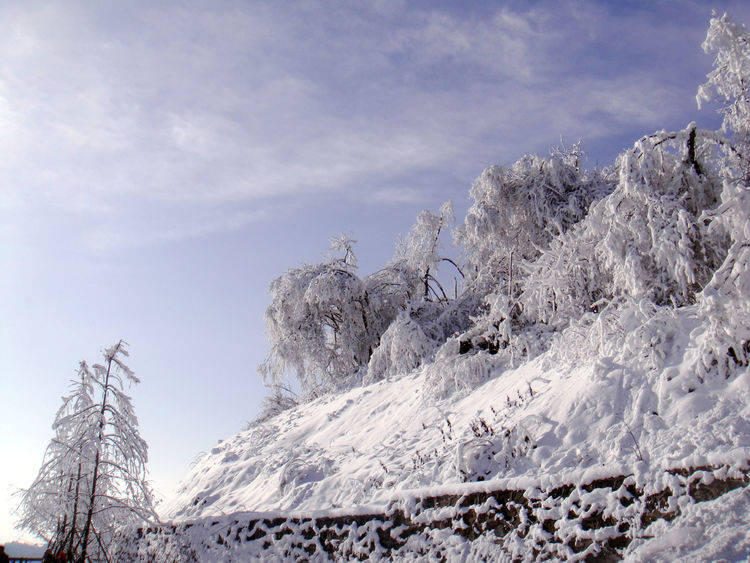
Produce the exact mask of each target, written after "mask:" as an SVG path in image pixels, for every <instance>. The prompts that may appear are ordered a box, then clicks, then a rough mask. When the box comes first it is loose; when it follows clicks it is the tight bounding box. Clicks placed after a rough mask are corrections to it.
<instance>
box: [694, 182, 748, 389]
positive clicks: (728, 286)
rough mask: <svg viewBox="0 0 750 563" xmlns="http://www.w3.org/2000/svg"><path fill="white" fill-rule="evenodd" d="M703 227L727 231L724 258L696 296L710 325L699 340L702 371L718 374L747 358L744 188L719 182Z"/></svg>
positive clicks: (746, 201) (746, 217)
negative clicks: (715, 202)
mask: <svg viewBox="0 0 750 563" xmlns="http://www.w3.org/2000/svg"><path fill="white" fill-rule="evenodd" d="M703 219H705V220H707V221H711V223H710V226H709V228H710V229H717V230H720V231H721V232H722V233H724V232H725V233H728V234H729V236H730V237H731V240H732V244H731V246H730V247H729V250H728V252H727V256H726V259H725V260H724V263H723V264H722V265H721V267H720V268H719V269H718V270H717V271H716V272H715V273H714V276H713V278H712V279H711V281H710V282H709V284H708V285H707V286H706V288H705V289H704V290H703V292H702V293H701V294H700V296H699V297H700V301H699V303H700V306H701V312H702V314H704V315H706V318H708V319H710V325H709V328H708V330H707V331H706V334H705V335H704V338H703V340H702V343H703V344H702V350H701V357H702V372H703V373H704V374H707V373H709V372H711V371H713V369H714V367H715V369H716V370H717V371H718V373H719V374H720V375H722V376H724V377H729V376H730V375H731V373H732V372H733V371H734V370H735V369H736V368H737V367H740V366H747V365H748V362H749V361H750V187H748V186H744V185H741V184H737V183H734V184H731V183H728V182H727V183H725V184H724V190H723V191H722V193H721V205H720V206H719V208H718V209H716V210H713V211H711V212H707V213H705V214H704V216H703Z"/></svg>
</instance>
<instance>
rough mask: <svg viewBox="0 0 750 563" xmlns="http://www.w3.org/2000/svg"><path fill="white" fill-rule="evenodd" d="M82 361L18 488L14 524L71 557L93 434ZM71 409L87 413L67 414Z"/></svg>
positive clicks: (88, 473)
mask: <svg viewBox="0 0 750 563" xmlns="http://www.w3.org/2000/svg"><path fill="white" fill-rule="evenodd" d="M90 375H91V374H90V370H89V367H88V365H86V362H81V364H80V365H79V369H78V372H77V376H78V378H77V379H75V380H73V381H72V382H71V393H70V394H69V395H66V396H64V397H63V402H62V405H61V407H60V409H59V410H58V412H57V415H56V416H55V421H54V423H53V425H52V429H53V431H54V437H53V439H52V440H51V441H50V443H49V445H48V446H47V449H46V451H45V454H44V460H43V463H42V467H41V468H40V470H39V473H38V474H37V476H36V478H35V479H34V482H33V483H32V485H31V486H30V487H29V488H28V489H27V490H25V491H23V492H22V494H23V499H22V503H21V519H20V521H19V527H22V528H24V529H26V530H29V531H31V532H32V533H34V534H35V535H37V536H39V537H42V538H44V539H45V540H46V541H47V542H49V543H50V545H51V546H52V548H53V550H54V551H55V552H59V551H64V552H65V553H66V554H67V558H68V559H69V560H72V559H73V556H74V554H75V550H76V548H77V546H78V544H79V542H80V539H81V536H80V534H81V530H82V528H83V521H82V520H83V514H84V512H85V508H86V504H85V503H86V499H85V494H86V491H87V490H88V489H89V488H90V476H91V473H92V471H91V463H90V461H91V460H90V459H89V456H88V453H89V450H88V448H89V445H90V444H91V443H92V441H93V439H94V437H95V436H94V432H93V429H94V424H93V417H94V415H95V409H94V401H93V398H92V392H93V387H92V379H91V377H90ZM76 413H86V414H85V415H82V416H78V417H76V418H75V419H71V416H73V415H75V414H76Z"/></svg>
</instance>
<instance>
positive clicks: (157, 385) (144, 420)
mask: <svg viewBox="0 0 750 563" xmlns="http://www.w3.org/2000/svg"><path fill="white" fill-rule="evenodd" d="M712 8H713V9H716V10H717V11H719V12H724V11H727V12H728V13H729V14H730V15H731V16H733V17H734V18H735V20H737V21H740V22H750V6H747V5H746V4H745V3H744V2H740V1H726V2H690V1H686V2H668V1H663V2H644V3H639V2H617V3H611V2H576V1H563V2H513V1H510V2H489V1H477V2H470V3H469V2H455V1H427V0H424V1H419V0H417V1H413V2H401V1H398V0H392V1H391V0H381V1H377V0H376V1H372V2H345V1H341V2H333V1H331V2H329V1H319V2H308V1H290V2H275V1H269V2H262V1H258V2H239V1H237V2H211V3H201V2H188V1H184V2H159V3H152V2H107V3H99V2H88V3H86V2H73V1H70V2H33V1H32V2H28V1H24V2H13V1H5V2H2V4H0V267H2V272H3V273H2V275H1V276H0V396H1V397H2V399H3V401H2V407H1V408H0V452H2V453H1V458H2V460H3V461H2V463H0V542H3V541H6V542H7V541H11V540H13V539H24V538H28V536H25V535H24V534H22V533H21V532H19V531H17V530H14V529H13V525H14V520H15V517H14V515H13V509H14V508H15V506H16V505H17V499H16V498H15V497H13V496H12V493H13V492H14V491H16V490H17V489H18V488H22V487H25V486H28V485H29V484H30V483H31V481H32V480H33V478H34V476H35V474H36V471H37V470H38V468H39V466H40V464H41V461H42V456H43V453H44V448H45V446H46V444H47V443H48V442H49V440H50V438H51V429H50V425H51V423H52V421H53V419H54V415H55V412H56V410H57V408H58V407H59V405H60V398H61V396H62V395H63V394H64V393H65V392H66V391H67V386H68V382H69V380H70V379H71V378H72V377H73V375H74V371H75V368H76V366H77V364H78V362H79V361H80V360H82V359H86V360H87V361H89V363H93V362H96V361H99V360H100V358H101V351H102V349H103V348H104V347H105V346H109V345H111V344H113V343H114V342H116V341H117V340H119V339H120V338H124V339H125V340H127V341H128V342H129V344H130V352H131V358H130V367H131V368H132V369H133V370H134V371H135V372H136V374H137V375H138V377H139V378H140V379H141V384H140V385H138V386H137V387H134V388H132V389H130V390H129V392H130V394H131V395H132V397H133V403H134V405H135V409H136V413H137V414H138V416H139V420H140V430H141V434H142V436H143V437H144V438H145V439H146V440H147V441H148V443H149V444H150V463H149V467H150V476H151V479H152V481H153V485H154V487H155V489H156V491H157V493H158V494H159V495H161V496H167V495H169V494H170V491H171V490H172V488H173V487H174V485H175V484H176V483H177V482H178V481H179V480H180V479H181V478H182V477H183V476H184V475H185V474H186V473H187V470H188V468H189V466H190V464H191V462H192V461H193V460H195V458H196V456H198V455H199V454H200V452H204V451H207V450H209V449H211V448H212V447H213V446H214V445H215V444H216V442H217V440H220V439H223V438H226V437H228V436H230V435H232V434H234V433H235V432H237V431H239V430H241V429H242V427H243V426H244V424H245V423H246V422H247V421H249V420H252V419H253V418H254V417H255V416H257V414H258V410H259V407H260V403H261V401H262V398H263V395H264V388H263V386H262V383H261V381H260V379H259V377H258V375H257V373H256V366H257V365H258V364H259V363H261V362H262V361H263V359H264V357H265V354H266V350H267V343H266V340H265V336H264V332H263V331H264V325H263V311H264V310H265V308H266V307H267V305H268V303H269V296H268V293H267V292H268V286H269V283H270V282H271V280H272V279H274V278H275V277H277V276H279V275H281V274H282V273H283V272H284V271H285V270H286V269H288V268H291V267H295V266H298V265H300V264H301V263H304V262H307V263H309V262H315V261H318V260H321V258H322V255H323V254H324V253H325V251H326V249H327V246H328V239H329V237H331V236H334V235H337V234H339V233H342V232H347V233H350V234H351V235H352V236H353V238H354V239H356V240H357V241H358V243H357V245H356V250H357V253H358V258H359V264H360V270H361V271H362V273H363V274H366V273H369V272H372V271H374V270H376V269H378V268H379V267H380V266H382V265H384V264H385V263H386V262H387V261H388V259H389V258H390V256H391V254H392V252H393V243H394V241H395V240H396V239H397V237H398V236H399V235H400V234H405V233H406V232H407V231H408V230H409V228H410V226H411V224H412V223H413V221H414V219H415V217H416V215H417V213H418V212H419V211H420V210H422V209H432V210H436V209H437V208H438V207H439V205H440V204H441V203H442V202H443V201H446V200H449V199H450V200H452V201H453V202H454V204H455V206H456V215H457V217H458V218H459V221H460V220H461V217H462V216H463V214H464V212H465V210H466V208H467V207H468V205H469V204H470V200H469V197H468V190H469V187H470V186H471V183H472V180H473V179H474V178H476V177H477V176H478V175H479V174H480V173H481V171H482V170H483V169H484V168H485V167H487V166H489V165H492V164H511V163H512V162H513V161H515V160H516V159H517V158H519V157H520V156H522V155H523V154H526V153H540V154H545V153H547V152H548V151H549V150H550V147H552V146H553V145H554V146H560V145H561V144H565V145H571V144H572V143H574V142H575V141H577V140H578V139H579V138H582V139H583V141H584V148H585V150H586V151H587V154H588V162H587V165H588V166H591V167H593V166H604V165H608V164H610V163H611V162H612V161H613V159H614V158H615V156H616V155H617V154H618V153H619V152H620V151H621V150H622V149H624V148H626V147H627V146H629V145H631V144H632V143H633V142H634V141H635V140H637V139H638V138H639V137H640V136H642V135H644V134H647V133H651V132H653V131H655V130H660V129H668V130H674V129H679V128H682V127H684V126H685V125H687V124H688V123H689V122H691V121H696V122H697V123H698V126H699V127H706V128H717V127H718V126H719V122H720V120H719V118H718V116H717V115H716V112H715V106H712V105H710V104H709V105H706V106H705V107H704V109H702V110H700V111H699V110H698V108H697V106H696V102H695V94H696V90H697V87H698V85H699V84H701V83H702V82H703V81H704V79H705V75H706V73H707V72H709V70H710V68H711V62H712V59H711V57H710V56H708V55H706V54H705V53H703V51H702V50H701V48H700V44H701V42H702V40H703V38H704V37H705V32H706V28H707V25H708V19H709V17H710V14H711V9H712ZM446 252H447V253H453V254H452V256H456V254H455V252H456V251H455V250H453V249H450V248H448V249H446Z"/></svg>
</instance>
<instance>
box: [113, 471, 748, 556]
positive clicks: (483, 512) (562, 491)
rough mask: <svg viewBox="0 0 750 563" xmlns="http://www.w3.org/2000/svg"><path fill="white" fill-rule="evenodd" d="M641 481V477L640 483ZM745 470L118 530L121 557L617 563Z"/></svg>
mask: <svg viewBox="0 0 750 563" xmlns="http://www.w3.org/2000/svg"><path fill="white" fill-rule="evenodd" d="M642 477H643V476H642V475H641V478H640V480H641V481H642V480H643V479H642ZM749 480H750V479H749V478H748V468H747V464H744V465H741V466H734V467H729V466H701V467H686V468H676V469H672V470H668V471H665V472H663V473H660V474H659V475H653V476H651V478H650V479H648V482H647V484H639V483H638V480H637V479H636V477H635V475H633V474H631V475H615V476H611V477H606V478H598V479H592V480H588V481H587V482H586V481H585V480H584V481H582V482H579V483H566V484H562V485H559V486H556V487H554V488H549V487H548V488H546V489H545V488H541V487H535V486H530V487H527V488H524V489H521V488H518V489H505V488H497V489H493V488H492V484H491V483H489V482H488V483H486V484H484V485H486V486H485V487H483V488H480V489H479V490H477V487H476V484H466V486H465V487H463V489H465V490H464V491H463V492H462V491H461V490H460V489H461V488H462V487H456V489H457V490H456V491H454V492H451V493H443V494H430V492H429V490H427V491H424V492H423V493H420V492H419V491H412V492H410V493H409V494H404V495H400V496H398V497H396V498H394V500H393V501H392V502H391V503H390V504H389V505H388V507H387V508H386V509H385V510H383V511H380V512H373V513H357V511H355V510H352V511H351V512H352V513H351V514H341V513H340V512H339V513H336V514H331V515H315V516H310V517H305V516H300V515H288V516H285V515H274V516H259V515H257V514H251V513H244V514H243V513H238V514H235V515H228V516H222V517H218V518H206V519H201V520H197V521H194V522H189V523H179V524H167V525H161V526H155V527H150V528H143V529H137V530H123V531H121V533H120V535H119V537H118V542H117V546H116V549H117V559H118V560H124V561H127V560H131V561H137V560H150V561H153V560H157V561H206V560H212V561H216V560H226V561H232V560H237V561H242V560H247V559H250V558H260V559H264V558H267V559H279V558H285V559H294V560H315V561H318V560H327V559H331V560H336V559H360V560H365V559H394V558H403V557H406V556H419V555H427V554H429V555H431V556H433V557H435V558H437V559H453V558H457V557H467V556H469V557H471V558H472V559H481V558H483V557H487V558H492V556H493V555H494V556H496V555H497V554H498V553H499V552H504V553H505V554H507V555H509V556H511V557H513V558H519V559H523V558H535V559H536V558H547V557H554V558H564V559H573V560H586V561H616V560H619V559H620V557H621V554H622V552H623V550H624V549H625V548H626V547H627V546H628V545H629V544H630V542H631V541H632V540H633V538H635V537H639V536H643V535H645V534H647V528H648V526H649V525H650V524H651V523H653V522H655V521H657V520H659V519H664V520H671V519H674V518H675V517H677V516H678V515H679V514H680V506H681V505H682V506H684V504H683V503H685V502H689V503H694V502H704V501H708V500H713V499H716V498H718V497H719V496H721V495H723V494H725V493H726V492H728V491H731V490H733V489H736V488H739V487H744V486H747V484H748V482H749Z"/></svg>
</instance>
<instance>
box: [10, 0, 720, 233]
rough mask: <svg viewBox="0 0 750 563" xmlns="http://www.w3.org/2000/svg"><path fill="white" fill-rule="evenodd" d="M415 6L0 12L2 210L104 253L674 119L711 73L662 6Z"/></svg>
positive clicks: (686, 25)
mask: <svg viewBox="0 0 750 563" xmlns="http://www.w3.org/2000/svg"><path fill="white" fill-rule="evenodd" d="M410 6H412V5H410V4H402V3H400V2H379V3H374V4H372V5H371V6H364V5H361V4H356V5H355V4H349V3H334V2H324V3H322V4H321V3H317V2H315V3H310V2H299V3H283V4H282V3H276V2H268V3H263V2H260V3H252V4H247V5H246V4H235V3H219V4H215V5H212V7H211V8H205V7H204V8H199V7H197V6H192V5H179V6H178V5H166V4H150V3H145V4H143V5H141V6H133V5H125V4H123V5H120V6H119V7H113V5H109V4H108V5H107V6H103V5H102V6H98V7H97V6H93V5H89V6H87V7H84V6H83V5H75V4H70V3H65V4H54V3H53V4H46V5H44V6H29V5H27V4H21V3H19V4H16V5H12V4H7V5H5V6H4V7H3V8H2V9H0V17H1V20H0V21H1V22H2V23H0V31H1V32H2V33H1V34H0V57H2V60H3V64H2V67H0V178H1V179H0V190H1V191H2V194H3V195H2V197H0V212H3V213H4V214H5V215H7V217H8V219H7V221H6V223H12V222H13V221H21V222H22V221H24V220H25V219H24V218H25V217H28V216H29V215H30V214H34V213H41V212H45V213H53V212H54V213H59V214H72V215H76V216H80V217H82V218H84V219H83V220H82V221H80V222H79V223H77V224H78V225H79V227H78V228H79V229H80V233H79V235H80V237H81V240H83V241H84V242H85V243H86V244H91V245H94V246H97V247H100V246H106V245H107V244H112V245H116V244H121V242H122V241H123V240H126V239H127V238H128V237H127V236H125V234H124V231H123V232H119V233H118V232H116V231H117V229H116V228H114V227H112V225H113V224H114V225H117V224H127V225H129V226H130V229H131V230H132V228H133V226H135V229H136V230H137V231H138V233H139V237H138V238H139V239H141V240H143V242H144V243H148V242H159V241H168V240H176V239H180V238H182V237H189V236H201V235H205V234H208V233H212V232H216V231H220V230H222V229H231V228H238V227H236V226H237V225H242V224H245V223H244V222H246V221H255V220H261V219H262V218H263V217H267V216H268V213H269V211H268V210H269V209H272V208H273V206H278V205H279V201H282V200H283V198H290V197H292V196H294V195H295V194H305V195H306V196H310V195H312V194H315V193H332V192H334V193H336V192H341V193H352V192H354V193H356V192H357V191H358V190H362V189H363V188H362V186H367V188H368V189H369V190H371V193H370V194H369V195H366V194H365V195H366V198H367V200H368V201H369V202H370V203H371V204H388V203H392V202H394V201H404V202H405V201H409V202H412V203H413V202H417V201H419V200H420V198H421V195H420V193H419V192H420V190H421V189H422V188H420V187H419V186H418V182H416V183H415V184H417V185H416V187H414V188H412V189H407V190H403V189H400V188H399V189H396V188H393V185H394V183H395V185H398V186H403V185H406V184H408V182H409V179H410V178H413V177H416V176H417V175H419V174H422V173H423V172H424V171H425V170H430V171H431V173H432V174H438V173H440V172H441V171H444V172H445V173H451V174H459V175H466V174H472V173H473V174H477V173H479V171H480V170H479V169H478V166H480V165H481V164H482V163H489V162H492V161H496V160H504V159H511V158H516V157H517V156H519V155H520V154H521V153H523V152H526V151H531V150H540V148H542V147H544V146H548V145H549V144H551V143H553V142H554V141H555V140H556V139H558V138H559V135H560V134H563V135H566V136H569V137H571V136H586V137H588V138H589V139H592V140H595V139H596V138H598V137H605V136H607V135H611V134H612V130H613V129H617V128H620V129H622V128H623V127H630V128H641V127H643V128H648V127H653V126H654V125H653V124H657V126H660V125H658V124H659V122H663V121H669V120H671V119H675V118H676V116H679V115H683V114H684V113H685V112H686V110H687V108H692V104H693V101H692V97H691V96H690V95H686V96H684V99H683V97H681V96H680V94H678V93H677V92H678V91H679V90H678V89H676V88H675V83H676V82H679V80H680V78H681V77H684V76H685V75H686V73H687V72H688V70H690V67H695V66H696V61H698V63H697V65H698V67H700V65H701V64H703V65H707V64H708V61H704V60H703V59H702V58H701V55H700V52H699V50H698V45H697V43H698V42H697V41H696V42H695V44H693V43H691V44H690V47H691V48H692V49H693V51H691V53H690V54H683V53H679V55H683V56H682V58H680V56H677V54H676V51H675V50H676V49H680V48H683V46H682V45H683V44H682V43H680V40H681V37H682V36H683V35H685V34H686V33H688V34H689V33H693V34H694V33H695V31H694V24H693V22H692V21H682V20H681V21H679V22H677V23H665V22H666V21H667V19H668V18H663V17H659V14H657V13H650V12H649V10H660V11H661V12H670V10H671V11H672V12H674V11H675V10H677V8H676V7H674V6H670V5H669V4H665V5H659V6H656V7H653V8H650V9H646V8H640V9H637V10H633V11H632V13H627V14H618V13H613V12H612V11H611V10H609V9H608V8H607V5H606V4H601V5H592V6H588V5H586V6H584V5H580V4H576V3H570V4H557V3H537V4H535V5H534V7H533V8H532V9H528V8H511V7H504V8H503V7H500V8H487V7H484V8H482V9H475V10H473V11H469V10H466V11H465V12H464V11H463V10H461V9H460V8H459V7H458V6H459V5H458V4H457V5H456V6H451V5H447V7H446V6H444V7H442V8H436V7H432V6H431V5H430V4H425V5H424V6H422V7H421V8H415V7H410ZM511 6H512V4H511ZM683 11H690V12H691V13H693V14H695V13H697V12H700V11H702V9H701V8H699V7H697V6H689V7H688V8H687V9H686V10H683ZM661 15H662V16H663V15H664V14H663V13H661ZM683 20H684V18H683ZM613 30H618V31H619V35H620V36H623V37H628V36H631V37H637V39H638V42H637V43H627V42H626V41H625V40H623V39H616V38H615V39H613V33H612V32H613ZM670 44H674V45H676V46H675V47H674V48H673V49H672V50H671V57H672V58H670V54H669V53H670V48H669V47H668V45H670ZM618 48H620V49H636V52H634V53H630V52H619V51H618V50H617V49H618ZM649 54H653V56H654V57H655V58H658V59H659V60H660V61H661V60H666V59H668V60H669V61H670V62H671V66H669V70H668V71H666V72H665V71H663V70H662V69H661V68H657V67H656V66H649V65H648V64H644V63H643V60H640V59H639V58H641V57H643V56H646V55H649ZM665 80H666V82H668V84H664V82H665ZM150 209H158V210H159V213H161V216H159V217H156V216H154V213H151V212H150V211H149V210H150ZM53 210H54V211H53ZM263 210H265V211H263ZM102 216H104V217H106V218H107V220H106V221H102V220H101V217H102ZM91 217H94V218H95V219H94V220H90V218H91ZM97 217H98V219H97ZM238 217H239V218H238ZM86 218H88V219H86ZM102 224H107V225H108V227H107V229H105V230H104V231H103V230H102V227H101V225H102Z"/></svg>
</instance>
